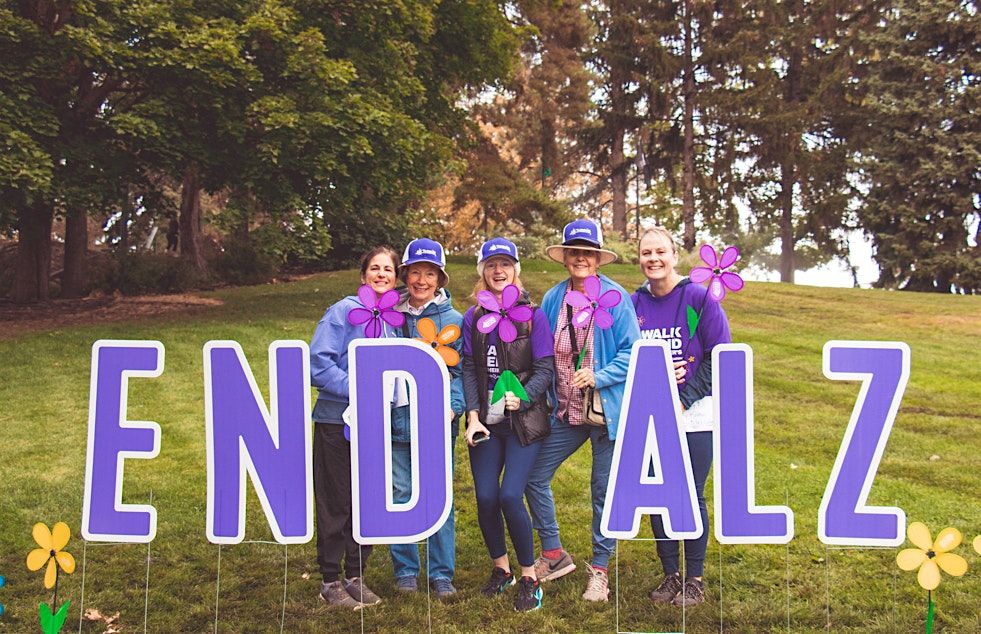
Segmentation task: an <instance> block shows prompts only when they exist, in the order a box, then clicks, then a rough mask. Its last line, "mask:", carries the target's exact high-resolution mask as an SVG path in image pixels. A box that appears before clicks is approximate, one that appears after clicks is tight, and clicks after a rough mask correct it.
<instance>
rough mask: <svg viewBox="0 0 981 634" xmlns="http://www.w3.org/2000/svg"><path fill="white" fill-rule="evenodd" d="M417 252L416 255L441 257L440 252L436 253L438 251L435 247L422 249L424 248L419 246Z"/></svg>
mask: <svg viewBox="0 0 981 634" xmlns="http://www.w3.org/2000/svg"><path fill="white" fill-rule="evenodd" d="M415 254H416V255H431V256H433V257H434V258H435V257H439V256H438V254H437V253H436V251H435V250H434V249H422V248H419V249H416V253H415Z"/></svg>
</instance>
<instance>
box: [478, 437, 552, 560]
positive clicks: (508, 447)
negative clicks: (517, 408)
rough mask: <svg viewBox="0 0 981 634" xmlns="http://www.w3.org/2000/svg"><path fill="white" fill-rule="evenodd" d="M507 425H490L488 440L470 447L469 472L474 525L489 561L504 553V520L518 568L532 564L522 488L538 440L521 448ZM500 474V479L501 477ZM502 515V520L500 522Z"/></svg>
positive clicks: (532, 540) (532, 542)
mask: <svg viewBox="0 0 981 634" xmlns="http://www.w3.org/2000/svg"><path fill="white" fill-rule="evenodd" d="M509 425H510V422H508V421H504V422H501V423H498V424H496V425H490V426H489V427H488V429H490V430H491V435H490V440H488V441H486V442H483V443H481V444H479V445H477V446H476V447H470V471H471V472H472V473H473V483H474V492H475V493H476V495H477V522H478V524H480V532H481V533H483V535H484V543H485V544H487V552H488V554H489V555H490V557H491V559H497V558H498V557H503V556H504V555H506V554H507V552H508V549H507V544H506V543H505V542H504V521H505V520H506V521H507V523H508V533H510V535H511V543H513V544H514V549H515V551H517V554H518V563H519V564H520V565H522V566H533V565H534V564H535V538H534V536H533V534H532V530H531V517H529V515H528V509H527V508H526V507H525V486H526V485H527V484H528V476H529V475H530V474H531V469H532V467H534V466H535V459H536V458H537V457H538V450H539V449H541V446H542V441H540V440H539V441H536V442H533V443H531V444H530V445H528V446H527V447H522V446H521V442H519V441H518V437H517V436H516V435H515V434H514V432H513V431H511V430H510V429H509ZM501 471H503V472H504V477H503V478H502V477H501ZM502 512H503V515H504V518H503V520H502V519H501V514H502Z"/></svg>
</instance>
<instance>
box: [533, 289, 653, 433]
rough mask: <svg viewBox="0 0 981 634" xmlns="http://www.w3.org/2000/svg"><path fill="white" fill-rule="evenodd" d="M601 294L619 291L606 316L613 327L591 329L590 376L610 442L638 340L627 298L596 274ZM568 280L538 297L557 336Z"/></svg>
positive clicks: (553, 398) (555, 404)
mask: <svg viewBox="0 0 981 634" xmlns="http://www.w3.org/2000/svg"><path fill="white" fill-rule="evenodd" d="M599 278H600V285H601V287H602V292H603V293H605V292H606V291H608V290H610V289H611V288H612V289H616V290H618V291H619V292H620V296H621V300H620V303H619V304H617V305H616V306H614V307H613V308H612V309H611V310H610V313H611V314H612V315H613V325H612V326H611V327H610V328H609V329H608V330H603V329H601V328H594V329H593V376H594V377H595V379H596V388H597V389H598V390H599V393H600V397H602V399H603V414H604V416H605V417H606V430H607V433H608V434H609V435H610V440H614V439H616V437H617V426H618V425H619V424H620V406H621V404H622V403H623V391H624V387H625V385H626V381H627V369H628V367H629V366H630V352H631V350H632V348H633V345H634V342H635V341H637V339H639V338H640V330H639V329H638V328H637V315H636V313H635V312H634V305H633V303H632V302H631V301H630V295H629V294H627V291H625V290H624V289H623V287H622V286H620V285H619V284H617V283H616V282H614V281H613V280H611V279H610V278H608V277H606V276H605V275H600V276H599ZM568 287H569V280H568V279H565V280H563V281H561V282H559V283H558V284H556V285H555V286H553V287H552V288H550V289H549V290H548V292H547V293H545V297H543V298H542V310H543V311H544V312H545V314H546V315H547V316H548V323H549V325H550V326H551V327H552V332H554V333H556V336H558V333H557V330H556V328H557V324H558V321H559V312H560V311H562V310H564V305H565V304H564V301H563V300H564V299H565V292H566V289H567V288H568ZM555 390H556V387H555V381H554V380H553V382H552V389H551V390H550V391H549V400H550V401H551V403H552V424H553V425H554V424H556V422H558V420H557V418H556V412H557V411H558V407H559V400H558V398H556V391H555Z"/></svg>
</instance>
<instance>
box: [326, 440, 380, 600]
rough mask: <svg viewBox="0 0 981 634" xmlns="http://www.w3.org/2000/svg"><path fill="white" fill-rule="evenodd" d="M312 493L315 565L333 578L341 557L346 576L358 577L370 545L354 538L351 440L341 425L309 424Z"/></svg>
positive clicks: (338, 571) (366, 564)
mask: <svg viewBox="0 0 981 634" xmlns="http://www.w3.org/2000/svg"><path fill="white" fill-rule="evenodd" d="M313 429H314V432H313V493H314V498H315V499H316V501H317V564H318V565H319V566H320V574H321V576H323V579H324V581H325V582H326V583H330V582H332V581H337V579H338V577H339V576H340V573H341V557H344V571H345V576H346V577H347V578H349V579H350V578H352V577H360V576H362V574H363V573H364V569H365V568H366V567H367V566H368V556H369V555H370V554H371V546H362V545H360V544H358V543H357V542H356V541H354V531H353V528H352V519H351V443H350V442H348V440H347V439H345V438H344V425H335V424H332V423H316V424H315V425H314V426H313Z"/></svg>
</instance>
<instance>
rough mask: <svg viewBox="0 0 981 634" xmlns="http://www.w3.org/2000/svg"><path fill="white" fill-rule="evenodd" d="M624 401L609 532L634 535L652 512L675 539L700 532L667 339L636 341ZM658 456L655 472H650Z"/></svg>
mask: <svg viewBox="0 0 981 634" xmlns="http://www.w3.org/2000/svg"><path fill="white" fill-rule="evenodd" d="M623 400H624V405H625V407H623V409H622V410H621V412H620V425H619V427H618V431H617V439H616V445H615V446H614V450H613V466H612V469H611V471H610V481H609V485H608V488H607V493H606V506H605V507H604V509H603V521H602V524H601V531H602V533H603V535H605V536H606V537H611V538H614V539H632V538H633V537H636V536H637V531H638V530H639V529H640V518H641V515H642V514H644V513H650V514H659V515H661V516H662V518H663V520H664V532H665V533H666V534H667V536H668V537H670V538H671V539H694V538H696V537H699V536H700V535H701V534H702V530H703V528H704V527H703V526H702V517H701V515H700V514H699V511H698V500H697V498H696V497H695V482H694V480H693V476H692V470H691V460H690V458H689V457H688V443H687V442H686V441H685V440H684V439H685V432H684V429H682V426H681V421H680V416H679V412H680V411H681V403H680V402H679V401H678V391H677V389H676V387H675V381H674V372H673V369H672V364H671V353H670V352H669V350H668V346H667V343H666V342H664V341H662V340H659V339H657V340H650V339H642V340H639V341H637V342H635V343H634V347H633V351H632V352H631V355H630V368H629V369H628V370H627V387H626V392H625V394H624V399H623ZM652 429H653V432H654V433H651V430H652ZM652 461H653V464H654V475H653V476H651V475H649V474H648V469H649V467H650V465H651V462H652Z"/></svg>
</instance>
